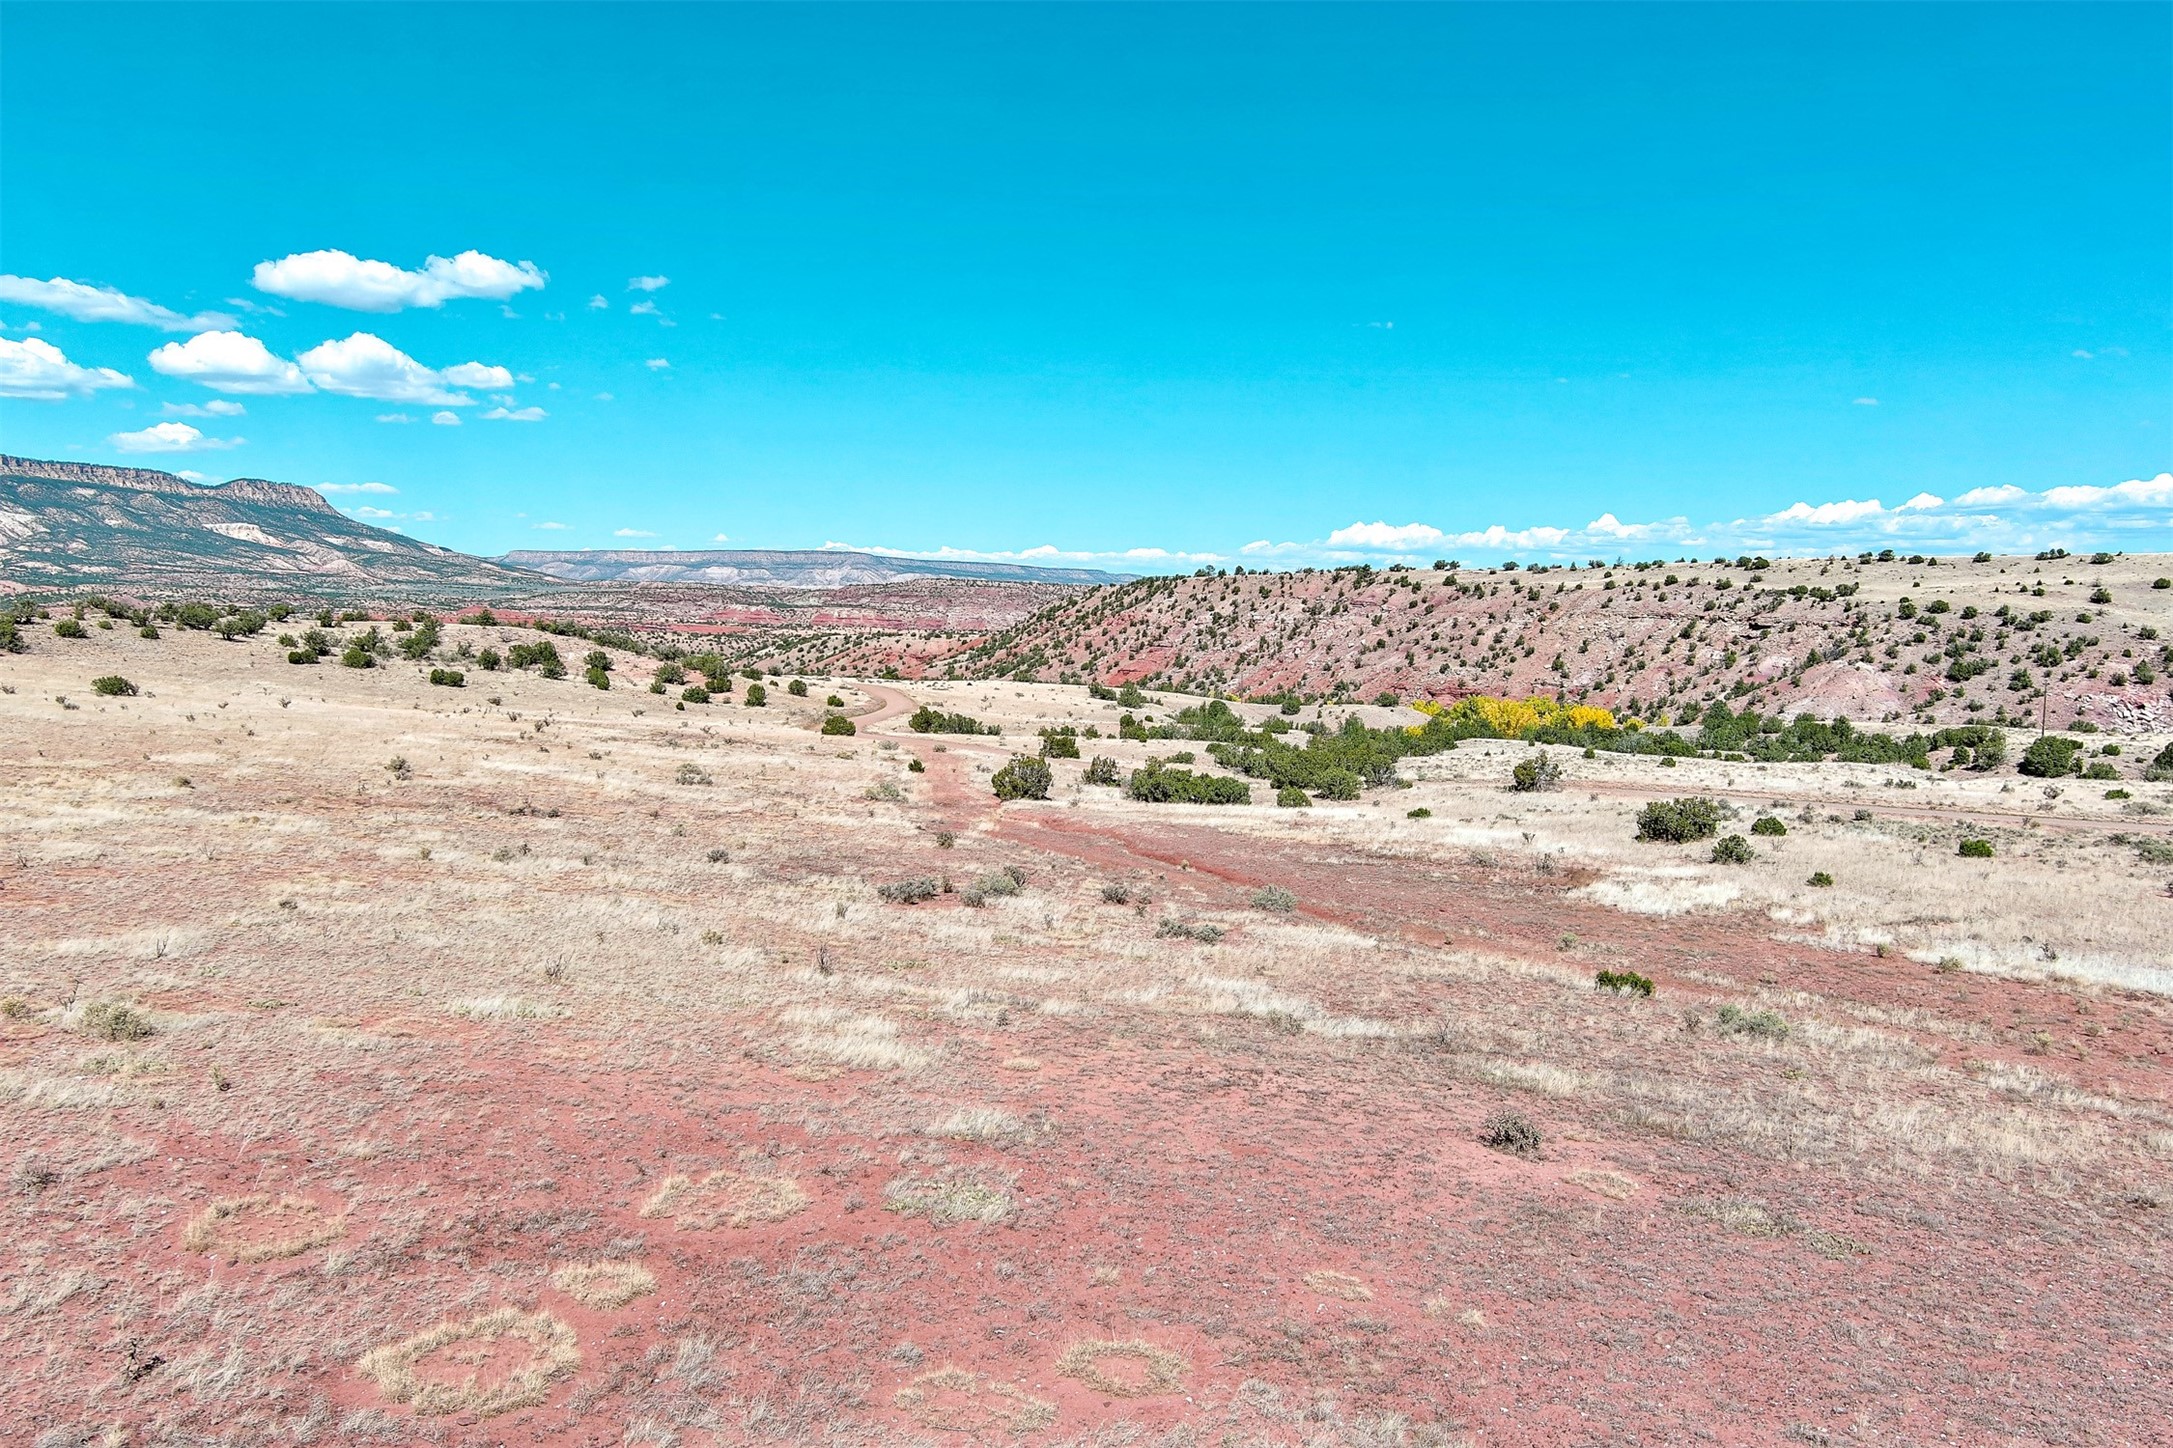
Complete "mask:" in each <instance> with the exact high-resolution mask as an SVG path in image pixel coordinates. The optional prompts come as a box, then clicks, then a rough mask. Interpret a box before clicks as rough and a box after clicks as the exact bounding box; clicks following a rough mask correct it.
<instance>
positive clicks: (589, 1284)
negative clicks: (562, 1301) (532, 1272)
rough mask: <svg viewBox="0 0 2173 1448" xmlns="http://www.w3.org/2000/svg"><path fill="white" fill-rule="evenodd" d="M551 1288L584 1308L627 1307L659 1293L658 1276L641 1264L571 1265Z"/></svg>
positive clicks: (559, 1272)
mask: <svg viewBox="0 0 2173 1448" xmlns="http://www.w3.org/2000/svg"><path fill="white" fill-rule="evenodd" d="M551 1285H552V1286H553V1287H556V1288H557V1289H558V1290H559V1291H561V1292H563V1293H565V1294H566V1295H567V1296H568V1297H571V1298H572V1299H573V1300H574V1301H576V1302H578V1303H580V1304H581V1305H582V1306H584V1307H607V1308H608V1307H624V1306H626V1304H627V1303H629V1302H632V1301H633V1300H634V1299H635V1298H637V1297H640V1296H643V1295H645V1294H647V1293H650V1292H654V1291H656V1274H655V1273H653V1272H651V1271H650V1270H649V1269H648V1268H646V1267H644V1266H642V1265H641V1264H640V1263H638V1262H570V1263H568V1264H567V1265H566V1266H564V1267H561V1268H559V1269H558V1270H557V1271H556V1272H553V1273H552V1274H551Z"/></svg>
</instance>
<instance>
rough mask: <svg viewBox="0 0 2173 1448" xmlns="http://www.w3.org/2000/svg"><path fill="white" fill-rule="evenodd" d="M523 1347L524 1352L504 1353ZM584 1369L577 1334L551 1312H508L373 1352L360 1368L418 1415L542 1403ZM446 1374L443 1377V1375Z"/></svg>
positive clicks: (480, 1412) (486, 1412)
mask: <svg viewBox="0 0 2173 1448" xmlns="http://www.w3.org/2000/svg"><path fill="white" fill-rule="evenodd" d="M511 1344H521V1345H525V1346H526V1347H527V1349H528V1351H527V1353H526V1354H525V1355H519V1354H517V1353H513V1352H508V1353H501V1352H500V1351H499V1349H500V1348H502V1347H505V1346H508V1345H511ZM580 1365H581V1349H580V1348H579V1346H577V1344H576V1339H575V1337H574V1331H573V1329H572V1328H570V1327H568V1326H567V1325H566V1324H565V1323H563V1322H561V1321H559V1319H557V1318H556V1317H553V1316H552V1315H551V1314H550V1313H548V1312H522V1311H520V1310H519V1309H517V1308H512V1307H501V1308H499V1309H498V1310H497V1311H495V1312H486V1313H484V1314H483V1315H482V1316H480V1317H475V1318H470V1319H469V1320H468V1321H466V1322H458V1323H455V1322H448V1323H442V1324H440V1325H439V1326H437V1327H434V1328H431V1329H430V1330H429V1331H428V1332H422V1333H417V1334H416V1335H415V1336H413V1337H411V1338H408V1339H407V1340H406V1341H404V1342H396V1343H391V1344H388V1345H386V1346H384V1347H378V1348H372V1349H371V1350H370V1351H369V1352H367V1353H365V1354H364V1355H363V1357H362V1360H361V1361H360V1362H359V1363H357V1364H356V1365H355V1367H356V1370H357V1371H358V1372H360V1373H361V1374H362V1375H363V1376H364V1377H366V1378H369V1379H370V1380H371V1381H373V1382H375V1383H376V1384H377V1388H378V1391H379V1392H381V1393H383V1394H384V1395H385V1396H386V1397H387V1398H389V1399H391V1400H392V1401H393V1402H395V1403H407V1404H410V1405H411V1406H413V1408H414V1409H415V1411H416V1412H418V1413H430V1414H440V1413H473V1414H475V1415H476V1416H477V1417H481V1418H488V1417H491V1416H494V1415H495V1414H498V1413H506V1412H511V1411H512V1410H513V1409H515V1408H530V1407H534V1406H535V1405H536V1404H538V1403H540V1402H542V1401H543V1400H544V1397H545V1396H546V1395H547V1394H548V1393H549V1392H550V1390H551V1384H553V1383H555V1382H557V1381H558V1380H559V1379H561V1378H564V1377H567V1376H569V1375H571V1374H572V1372H573V1371H574V1369H575V1368H578V1367H579V1366H580ZM441 1374H442V1376H441Z"/></svg>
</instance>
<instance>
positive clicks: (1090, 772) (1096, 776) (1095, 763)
mask: <svg viewBox="0 0 2173 1448" xmlns="http://www.w3.org/2000/svg"><path fill="white" fill-rule="evenodd" d="M1086 782H1087V783H1088V784H1105V785H1109V786H1111V787H1112V788H1114V787H1115V786H1116V785H1119V784H1121V783H1123V781H1122V779H1120V778H1119V777H1118V774H1117V761H1115V760H1114V759H1111V758H1110V757H1109V756H1108V755H1106V754H1097V755H1095V756H1094V757H1093V758H1092V759H1090V760H1088V761H1087V767H1086Z"/></svg>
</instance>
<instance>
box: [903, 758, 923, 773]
mask: <svg viewBox="0 0 2173 1448" xmlns="http://www.w3.org/2000/svg"><path fill="white" fill-rule="evenodd" d="M905 772H906V773H907V774H926V773H927V772H928V766H927V765H925V764H923V763H921V762H920V761H919V760H918V759H908V760H907V761H906V762H905Z"/></svg>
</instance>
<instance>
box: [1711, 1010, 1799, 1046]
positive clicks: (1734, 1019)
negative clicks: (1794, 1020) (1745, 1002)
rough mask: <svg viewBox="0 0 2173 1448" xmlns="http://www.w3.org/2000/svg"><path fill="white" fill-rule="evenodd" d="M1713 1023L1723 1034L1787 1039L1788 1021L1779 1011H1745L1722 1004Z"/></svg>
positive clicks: (1762, 1039)
mask: <svg viewBox="0 0 2173 1448" xmlns="http://www.w3.org/2000/svg"><path fill="white" fill-rule="evenodd" d="M1715 1023H1716V1024H1717V1025H1718V1026H1719V1028H1720V1033H1721V1034H1722V1035H1724V1036H1750V1037H1752V1038H1754V1039H1756V1040H1760V1041H1785V1040H1787V1039H1788V1022H1787V1021H1786V1020H1785V1019H1783V1018H1782V1016H1781V1013H1780V1012H1779V1011H1746V1010H1744V1009H1743V1008H1742V1007H1741V1006H1722V1007H1721V1008H1720V1011H1719V1013H1718V1014H1717V1016H1716V1017H1715Z"/></svg>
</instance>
